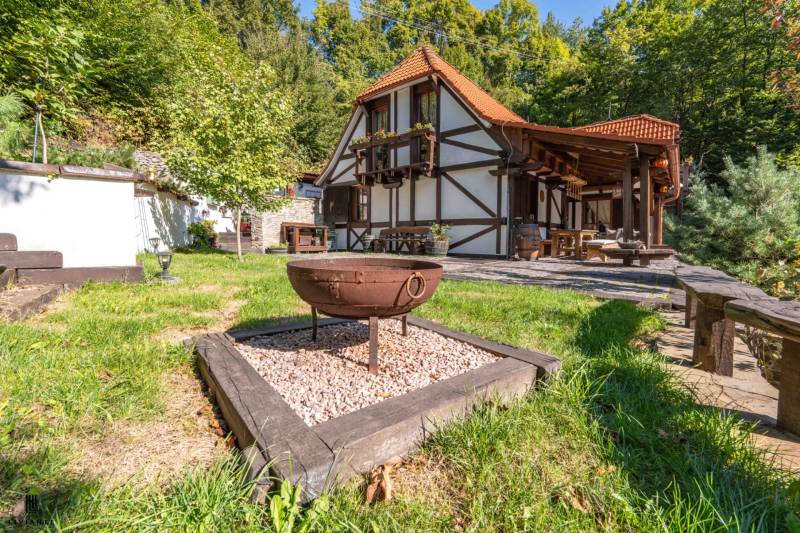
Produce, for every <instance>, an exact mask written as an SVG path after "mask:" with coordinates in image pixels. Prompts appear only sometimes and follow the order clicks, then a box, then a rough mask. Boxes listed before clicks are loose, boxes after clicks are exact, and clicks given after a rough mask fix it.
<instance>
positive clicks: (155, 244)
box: [150, 237, 161, 254]
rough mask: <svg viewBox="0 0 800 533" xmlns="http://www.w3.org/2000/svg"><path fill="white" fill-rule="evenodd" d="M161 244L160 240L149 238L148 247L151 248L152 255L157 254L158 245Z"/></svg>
mask: <svg viewBox="0 0 800 533" xmlns="http://www.w3.org/2000/svg"><path fill="white" fill-rule="evenodd" d="M160 243H161V239H159V238H158V237H150V246H152V247H153V253H154V254H155V253H158V245H159V244H160Z"/></svg>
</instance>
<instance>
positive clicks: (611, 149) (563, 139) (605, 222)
mask: <svg viewBox="0 0 800 533" xmlns="http://www.w3.org/2000/svg"><path fill="white" fill-rule="evenodd" d="M509 126H511V127H510V128H504V127H503V126H497V125H495V126H493V129H495V130H496V132H497V134H498V135H504V136H506V138H508V139H509V140H510V141H511V144H512V146H513V150H514V152H516V153H514V154H512V157H511V158H510V160H511V161H512V163H510V164H509V169H508V173H509V176H510V178H511V187H512V192H511V194H510V197H511V208H512V217H513V218H515V219H517V220H520V219H521V220H522V221H524V222H530V223H539V224H541V225H544V226H546V227H548V229H549V230H554V229H557V228H561V229H565V228H571V229H599V226H600V225H601V224H602V226H605V227H606V228H609V229H610V228H615V229H616V228H621V229H622V233H623V237H624V239H625V240H626V241H632V240H635V239H636V240H640V241H642V243H643V244H644V246H645V247H646V248H648V249H650V248H658V247H661V246H662V245H663V210H664V206H665V205H667V204H669V203H672V202H674V201H675V200H676V199H677V198H678V197H679V195H680V190H681V169H680V153H679V147H678V141H679V137H680V127H679V126H678V125H677V124H675V123H672V122H668V121H665V120H661V119H658V118H655V117H652V116H650V115H637V116H632V117H626V118H622V119H618V120H611V121H607V122H600V123H596V124H590V125H588V126H582V127H577V128H560V127H554V126H543V125H538V124H533V123H523V124H520V123H516V124H513V125H511V124H509ZM543 206H544V209H542V207H543ZM598 206H600V207H599V208H598ZM542 210H544V211H545V212H541V211H542ZM554 215H555V216H554ZM635 232H638V233H635Z"/></svg>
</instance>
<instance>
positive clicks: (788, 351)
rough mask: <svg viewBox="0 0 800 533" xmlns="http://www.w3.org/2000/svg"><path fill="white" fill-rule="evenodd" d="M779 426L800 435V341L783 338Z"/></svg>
mask: <svg viewBox="0 0 800 533" xmlns="http://www.w3.org/2000/svg"><path fill="white" fill-rule="evenodd" d="M780 388H781V392H780V395H779V396H778V426H780V427H782V428H784V429H787V430H789V431H791V432H792V433H794V434H795V435H800V342H795V341H793V340H790V339H787V338H786V337H784V338H783V353H782V357H781V383H780Z"/></svg>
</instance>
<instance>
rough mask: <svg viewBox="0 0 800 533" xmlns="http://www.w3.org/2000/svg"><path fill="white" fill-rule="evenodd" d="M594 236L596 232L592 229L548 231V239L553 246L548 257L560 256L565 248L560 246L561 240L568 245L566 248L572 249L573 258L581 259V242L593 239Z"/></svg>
mask: <svg viewBox="0 0 800 533" xmlns="http://www.w3.org/2000/svg"><path fill="white" fill-rule="evenodd" d="M595 235H597V231H596V230H593V229H554V230H550V239H551V240H552V241H553V244H552V245H551V246H550V256H551V257H558V256H560V255H561V252H562V250H563V249H564V248H565V247H562V246H561V239H564V241H565V243H566V242H569V243H570V245H569V246H568V247H569V248H572V249H573V252H574V254H575V257H576V258H577V259H582V258H583V240H584V239H586V240H591V239H594V237H595Z"/></svg>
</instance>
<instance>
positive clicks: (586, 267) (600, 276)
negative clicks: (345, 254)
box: [436, 257, 686, 309]
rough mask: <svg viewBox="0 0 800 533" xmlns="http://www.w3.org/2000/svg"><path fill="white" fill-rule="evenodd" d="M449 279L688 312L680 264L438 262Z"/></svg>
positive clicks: (449, 259) (454, 259) (440, 260)
mask: <svg viewBox="0 0 800 533" xmlns="http://www.w3.org/2000/svg"><path fill="white" fill-rule="evenodd" d="M436 260H437V261H439V262H441V263H442V264H443V265H444V270H445V277H446V278H448V279H459V280H474V281H499V282H501V283H515V284H530V285H540V286H543V287H550V288H554V289H572V290H576V291H580V292H586V293H589V294H591V295H593V296H597V297H599V298H604V299H610V300H630V301H635V302H639V303H644V304H647V305H651V306H653V307H658V308H666V309H670V308H673V307H677V308H680V307H683V305H684V303H685V300H686V296H685V294H684V292H683V291H682V290H680V289H677V288H675V287H673V282H674V276H673V272H674V268H675V266H677V264H678V263H677V261H672V260H670V261H664V262H662V264H661V265H656V266H650V267H625V266H622V263H621V262H608V263H602V262H599V261H597V262H595V261H575V260H570V259H549V258H548V259H540V260H539V261H509V260H495V259H461V258H455V257H446V258H441V259H436Z"/></svg>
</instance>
